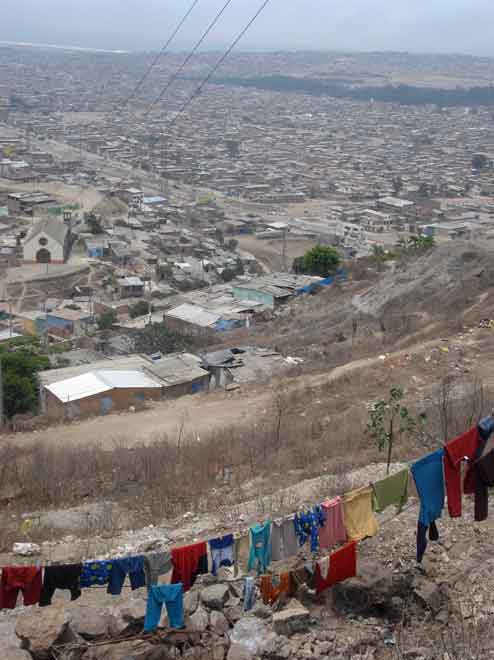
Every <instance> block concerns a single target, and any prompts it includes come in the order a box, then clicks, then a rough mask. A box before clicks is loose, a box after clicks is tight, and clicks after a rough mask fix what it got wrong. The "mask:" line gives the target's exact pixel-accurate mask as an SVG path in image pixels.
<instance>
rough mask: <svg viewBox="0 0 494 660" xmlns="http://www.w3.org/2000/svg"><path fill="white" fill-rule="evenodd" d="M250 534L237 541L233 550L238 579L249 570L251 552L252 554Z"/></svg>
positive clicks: (240, 537) (235, 573)
mask: <svg viewBox="0 0 494 660" xmlns="http://www.w3.org/2000/svg"><path fill="white" fill-rule="evenodd" d="M249 539H250V532H249V534H243V535H242V536H239V537H238V538H237V539H235V546H234V550H233V556H234V560H235V571H234V575H235V577H238V576H239V575H240V574H241V573H245V571H246V570H247V564H248V563H249V552H250V542H249Z"/></svg>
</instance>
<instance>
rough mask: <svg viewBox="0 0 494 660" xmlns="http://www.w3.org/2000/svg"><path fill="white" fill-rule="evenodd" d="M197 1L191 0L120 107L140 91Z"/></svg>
mask: <svg viewBox="0 0 494 660" xmlns="http://www.w3.org/2000/svg"><path fill="white" fill-rule="evenodd" d="M198 3H199V0H193V2H192V4H191V5H190V7H189V9H188V10H187V11H186V12H185V14H184V15H183V17H182V18H181V20H180V21H179V23H178V25H177V26H176V28H175V29H174V30H173V32H172V33H171V35H170V36H169V38H168V40H167V42H166V43H165V45H164V46H163V48H162V49H161V50H160V51H159V52H158V54H157V55H156V57H155V58H154V60H153V61H152V62H151V64H150V65H149V67H148V68H147V70H146V71H145V72H144V74H143V76H142V77H141V79H140V80H139V82H138V83H137V85H136V86H135V87H134V89H133V91H132V92H131V93H130V94H129V96H128V97H127V98H126V99H125V101H124V102H123V104H122V106H121V107H122V108H125V106H126V105H127V104H128V103H129V101H131V100H132V99H133V98H134V97H135V96H136V95H137V93H138V92H139V91H140V89H141V87H142V86H143V84H144V82H145V80H146V79H147V77H148V76H149V74H150V73H151V71H152V70H153V69H154V67H155V66H156V65H157V64H158V62H159V60H160V58H161V57H162V55H164V53H165V51H166V50H167V49H168V47H169V46H170V44H171V43H172V41H173V40H174V39H175V37H176V36H177V34H178V33H179V32H180V30H181V29H182V27H183V25H184V23H185V21H186V20H187V19H188V18H189V16H190V15H191V14H192V12H193V11H194V8H195V7H196V5H197V4H198Z"/></svg>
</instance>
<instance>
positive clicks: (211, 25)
mask: <svg viewBox="0 0 494 660" xmlns="http://www.w3.org/2000/svg"><path fill="white" fill-rule="evenodd" d="M232 2H233V0H227V1H226V2H225V4H224V5H223V7H222V8H221V9H220V11H219V12H218V13H217V14H216V16H215V17H214V18H213V20H212V21H211V23H210V24H209V25H208V27H207V28H206V30H205V31H204V32H203V34H202V36H201V38H200V39H199V41H198V42H197V43H196V45H195V46H194V48H193V49H192V50H191V51H190V53H189V54H188V55H187V57H186V58H185V60H184V61H183V62H182V64H181V65H180V66H179V68H178V69H177V71H176V72H175V73H174V74H173V75H172V76H171V78H170V80H169V81H168V82H167V84H166V85H165V86H164V87H163V89H162V90H161V92H160V94H159V96H157V97H156V99H155V100H154V101H153V102H152V103H151V104H150V105H149V107H148V108H147V110H146V112H145V115H147V114H148V113H149V112H150V110H151V108H152V107H153V106H155V105H156V104H157V103H159V102H160V101H161V100H162V99H163V98H164V96H165V94H166V92H167V91H168V90H169V89H170V87H171V86H172V85H173V83H174V82H175V80H176V79H177V78H178V76H179V75H180V74H181V73H182V71H183V70H184V69H185V67H186V66H187V64H188V63H189V62H190V60H191V59H192V58H193V56H194V55H195V54H196V52H197V51H198V49H199V48H200V46H201V44H202V43H203V41H204V39H205V38H206V37H207V36H208V34H209V33H210V32H211V30H212V29H213V28H214V26H215V25H216V23H217V22H218V21H219V20H220V18H221V16H222V15H223V14H224V12H225V11H226V9H227V8H228V6H229V5H231V3H232Z"/></svg>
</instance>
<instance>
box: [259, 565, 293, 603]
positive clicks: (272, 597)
mask: <svg viewBox="0 0 494 660" xmlns="http://www.w3.org/2000/svg"><path fill="white" fill-rule="evenodd" d="M291 593H292V576H291V573H290V572H285V573H281V575H280V578H279V582H278V584H273V576H272V575H262V576H261V594H262V600H263V602H264V604H265V605H272V604H273V603H274V602H275V601H276V600H278V598H279V597H280V596H281V594H286V595H287V596H289V595H290V594H291Z"/></svg>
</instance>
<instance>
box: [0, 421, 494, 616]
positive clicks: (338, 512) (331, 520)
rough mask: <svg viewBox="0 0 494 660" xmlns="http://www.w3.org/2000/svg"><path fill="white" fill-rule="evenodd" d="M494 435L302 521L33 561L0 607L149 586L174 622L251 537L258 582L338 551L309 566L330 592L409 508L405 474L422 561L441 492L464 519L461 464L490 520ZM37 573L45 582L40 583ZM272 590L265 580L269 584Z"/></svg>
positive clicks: (475, 434)
mask: <svg viewBox="0 0 494 660" xmlns="http://www.w3.org/2000/svg"><path fill="white" fill-rule="evenodd" d="M493 430H494V419H493V418H492V417H487V418H484V419H482V420H481V421H480V422H479V424H478V425H477V426H475V427H474V428H473V429H470V430H469V431H467V432H466V433H464V434H462V435H461V436H459V437H458V438H455V439H454V440H452V441H450V442H448V443H446V445H445V446H444V447H443V448H441V449H438V450H437V451H435V452H432V453H431V454H428V455H426V456H424V457H423V458H421V459H419V460H418V461H415V462H413V463H412V464H411V465H410V464H407V466H406V468H405V469H403V470H400V471H399V472H397V473H394V474H392V475H389V476H386V477H385V478H384V479H381V480H380V481H378V482H376V483H371V484H369V485H368V486H363V487H361V488H357V489H354V490H352V491H350V492H347V493H345V494H343V495H342V496H341V497H334V498H332V499H330V500H329V499H327V500H323V502H321V503H320V504H317V505H314V506H304V507H303V508H302V510H301V511H299V512H298V513H295V514H293V513H292V514H288V515H286V516H280V517H277V518H276V519H275V520H274V521H273V522H272V521H271V520H266V521H264V522H261V523H258V524H256V525H254V526H252V527H250V529H249V530H241V531H239V532H237V533H236V534H235V536H234V535H233V534H227V535H225V536H223V537H220V538H216V539H210V540H209V541H198V542H195V543H193V544H192V545H188V546H179V547H174V548H171V549H169V550H160V551H153V552H149V553H140V554H138V555H130V556H120V557H115V558H113V559H105V560H91V561H85V562H84V563H78V564H48V565H45V566H44V567H42V566H40V564H39V563H37V564H36V565H35V566H25V565H24V566H10V567H9V566H8V567H5V568H3V569H2V576H1V582H0V608H2V607H15V603H16V600H17V595H18V591H19V589H21V590H22V592H23V596H24V603H25V604H27V605H30V604H35V603H36V602H38V601H37V600H36V598H37V597H38V599H40V604H49V603H50V602H51V595H52V594H53V592H54V591H55V589H57V588H61V589H69V590H70V591H71V594H72V599H76V598H78V597H79V596H80V594H81V587H82V588H86V587H93V588H94V587H96V588H107V591H109V593H113V594H119V593H120V592H121V590H122V588H123V587H125V588H130V589H136V588H138V587H141V586H144V585H147V586H148V589H149V596H148V604H149V603H150V602H151V601H153V599H154V601H156V602H154V605H153V607H155V608H157V609H159V611H160V612H161V605H162V604H163V603H165V604H166V606H167V608H168V607H169V606H170V607H172V610H173V612H172V614H171V615H170V612H169V615H170V616H172V617H173V616H174V617H175V620H179V619H180V613H179V609H180V608H179V607H178V604H177V603H178V600H180V599H181V597H182V594H183V591H187V590H188V589H189V588H190V587H191V586H192V584H193V583H194V581H195V578H196V576H197V575H199V574H201V573H206V572H213V574H216V572H217V570H218V568H220V567H221V566H223V565H226V566H232V565H234V566H235V570H236V571H238V569H239V564H240V553H241V547H240V546H241V544H244V545H245V541H246V539H247V535H248V536H249V538H250V547H249V558H248V562H247V572H248V573H249V572H252V571H254V570H255V571H256V572H257V575H261V574H266V573H267V570H268V568H269V566H270V564H271V562H272V561H275V562H276V561H280V560H284V559H289V558H291V557H293V556H296V555H297V554H298V548H301V547H303V546H304V545H305V544H306V543H307V542H310V551H311V553H312V556H313V558H315V557H316V556H317V554H316V553H319V551H321V550H322V551H324V550H329V549H330V548H335V547H339V549H337V550H335V551H333V552H332V553H331V554H330V555H329V557H328V556H326V557H324V558H323V559H319V560H317V561H316V563H315V576H316V581H318V584H319V587H318V588H320V589H323V588H327V586H332V584H334V583H335V580H336V581H339V580H340V579H346V578H347V577H351V575H352V573H353V574H355V572H356V551H357V543H358V542H360V541H362V540H364V539H366V538H368V537H372V536H374V535H375V534H376V533H377V531H378V522H377V520H376V518H375V513H376V512H382V511H384V510H385V509H386V508H388V507H389V506H391V505H394V506H396V507H397V513H396V514H395V515H394V516H393V517H392V518H389V519H388V520H385V521H382V522H381V525H383V524H387V523H389V522H391V520H393V519H394V518H396V516H397V515H399V514H400V513H402V512H403V511H404V510H407V509H408V508H409V507H405V505H406V502H407V499H408V482H409V475H410V474H412V475H413V477H414V481H415V484H416V487H417V492H418V495H419V500H420V513H419V520H418V527H417V560H418V561H419V562H420V561H421V559H422V556H423V553H424V552H425V548H426V546H427V532H429V537H430V539H432V540H437V538H438V532H437V528H436V524H435V521H436V520H437V518H439V517H440V516H441V513H442V509H443V506H444V500H445V492H447V494H448V509H449V512H450V515H451V516H452V517H458V516H459V515H461V494H462V475H461V464H462V462H464V461H465V460H468V461H469V466H470V469H469V471H467V476H466V478H465V484H464V490H465V492H473V491H472V490H467V480H468V479H469V478H470V477H471V471H472V470H476V472H475V475H476V478H475V495H476V500H475V502H476V519H477V514H478V515H479V516H480V515H485V516H486V515H487V499H486V498H487V497H488V494H487V495H486V494H485V493H484V490H485V491H486V489H487V487H488V485H494V450H493V451H492V452H490V453H489V454H487V455H486V456H485V457H484V456H482V454H483V452H484V450H485V447H486V443H487V440H488V438H489V437H490V435H491V434H492V432H493ZM489 480H490V481H491V482H492V484H491V483H490V481H489ZM470 481H471V479H470ZM478 500H479V502H481V503H482V508H481V507H480V504H479V506H477V505H478ZM345 544H346V545H345ZM208 547H209V555H210V557H209V559H208ZM244 550H245V548H244ZM210 563H211V565H210ZM42 569H43V570H44V580H43V584H42V585H41V571H42ZM170 570H171V571H172V584H171V585H161V586H156V585H157V582H158V576H159V575H162V574H165V573H168V572H169V571H170ZM126 576H128V577H129V579H130V585H124V584H123V583H124V581H125V578H126ZM342 576H343V577H342ZM243 579H244V578H243V577H237V573H236V575H235V576H234V578H233V580H232V581H240V580H243ZM268 582H269V581H265V584H266V585H268ZM252 584H253V583H252V580H251V578H246V580H245V582H244V587H246V586H249V589H250V591H251V592H252ZM269 584H271V583H270V582H269ZM26 585H27V586H26ZM106 585H108V586H106ZM178 586H180V589H178ZM168 587H169V588H168ZM266 588H267V589H268V587H266ZM271 588H272V587H269V589H271ZM29 590H31V591H29ZM38 592H39V593H38ZM176 601H177V602H176ZM152 604H153V603H152ZM177 617H178V618H177ZM148 623H149V622H148ZM149 625H151V624H149ZM179 627H180V626H179Z"/></svg>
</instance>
